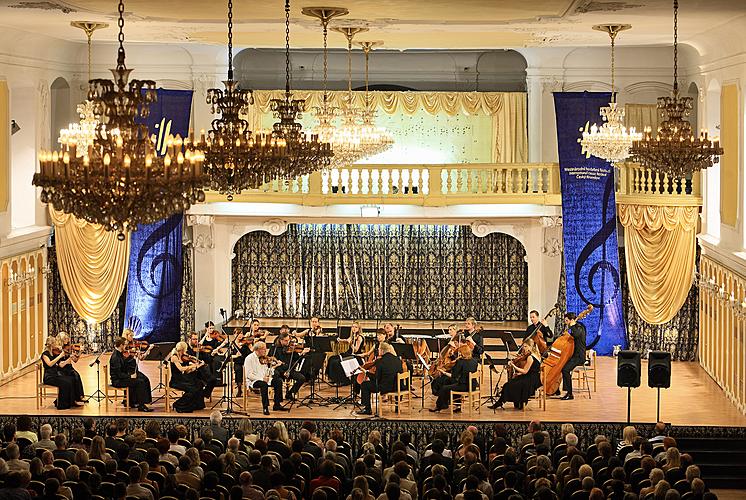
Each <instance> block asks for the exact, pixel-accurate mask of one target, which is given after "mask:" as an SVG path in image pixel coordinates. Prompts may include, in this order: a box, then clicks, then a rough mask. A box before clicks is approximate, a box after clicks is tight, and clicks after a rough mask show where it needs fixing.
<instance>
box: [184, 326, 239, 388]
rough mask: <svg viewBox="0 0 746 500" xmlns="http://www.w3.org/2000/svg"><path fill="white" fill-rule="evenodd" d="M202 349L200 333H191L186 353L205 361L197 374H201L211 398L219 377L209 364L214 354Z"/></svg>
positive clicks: (200, 376)
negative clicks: (213, 372)
mask: <svg viewBox="0 0 746 500" xmlns="http://www.w3.org/2000/svg"><path fill="white" fill-rule="evenodd" d="M202 349H203V346H202V344H200V343H199V335H198V334H197V333H196V332H192V333H191V334H189V345H188V346H187V350H186V353H187V354H188V355H189V356H192V357H195V358H197V359H198V360H200V361H203V363H202V366H200V367H199V368H198V369H197V375H199V378H200V380H201V381H202V383H203V384H204V386H205V394H206V395H207V397H208V398H209V397H210V396H212V390H213V389H214V388H215V387H216V386H217V385H218V379H216V378H215V376H214V375H213V374H212V370H210V367H209V366H208V363H210V362H211V361H212V356H210V353H209V352H206V351H203V350H202ZM239 395H240V394H239Z"/></svg>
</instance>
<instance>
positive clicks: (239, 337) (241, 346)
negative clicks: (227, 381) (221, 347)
mask: <svg viewBox="0 0 746 500" xmlns="http://www.w3.org/2000/svg"><path fill="white" fill-rule="evenodd" d="M245 338H246V335H245V334H244V333H243V330H238V332H237V334H236V340H235V345H234V344H233V343H231V344H229V346H230V351H231V353H232V354H231V358H232V359H233V378H234V381H235V382H236V387H237V388H238V391H236V396H237V397H241V396H242V395H243V364H244V362H245V361H246V357H247V356H248V355H249V354H251V346H250V344H249V342H248V341H245V340H244V339H245Z"/></svg>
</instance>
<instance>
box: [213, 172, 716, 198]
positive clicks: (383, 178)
mask: <svg viewBox="0 0 746 500" xmlns="http://www.w3.org/2000/svg"><path fill="white" fill-rule="evenodd" d="M615 175H616V183H617V200H618V201H619V202H623V203H648V204H650V203H653V204H674V205H682V204H683V205H697V204H701V203H702V197H701V194H700V186H699V176H698V175H697V176H694V177H693V178H691V179H669V178H668V177H665V176H662V175H661V174H658V173H656V172H653V171H651V170H649V169H643V168H640V167H639V166H638V165H636V164H622V165H621V166H620V167H618V168H617V171H616V174H615ZM234 199H235V200H236V201H246V202H255V203H294V204H301V205H307V206H324V205H337V204H368V203H378V204H380V203H391V204H403V205H422V206H449V205H462V204H508V203H510V204H537V205H555V206H559V205H561V202H562V200H561V192H560V180H559V166H558V165H557V164H556V163H479V164H444V165H352V166H350V167H345V168H340V169H332V170H330V171H325V172H314V173H312V174H310V175H306V176H304V177H300V178H297V179H294V180H293V181H291V182H279V181H274V182H271V183H268V184H266V185H265V186H263V187H262V188H261V189H257V190H250V191H244V192H242V193H241V194H240V195H237V196H235V197H234ZM207 201H225V198H224V197H223V196H220V195H218V194H217V193H208V197H207Z"/></svg>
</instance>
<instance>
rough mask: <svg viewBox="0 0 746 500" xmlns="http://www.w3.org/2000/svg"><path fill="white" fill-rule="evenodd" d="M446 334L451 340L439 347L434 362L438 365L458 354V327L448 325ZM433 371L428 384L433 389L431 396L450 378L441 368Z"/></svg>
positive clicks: (452, 359)
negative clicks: (433, 374) (441, 347)
mask: <svg viewBox="0 0 746 500" xmlns="http://www.w3.org/2000/svg"><path fill="white" fill-rule="evenodd" d="M448 334H449V335H450V336H451V340H449V341H448V344H446V346H445V347H444V348H443V349H441V351H440V354H439V356H438V359H437V360H435V363H436V364H437V365H438V366H444V365H447V364H449V363H450V362H452V361H454V360H455V358H456V357H457V356H458V347H459V345H460V343H459V340H458V337H459V331H458V327H457V326H456V325H455V324H454V325H449V326H448ZM446 358H448V359H446ZM435 373H436V375H435V376H434V378H433V380H432V383H431V384H430V389H431V390H432V391H433V396H437V395H438V393H439V392H440V389H441V387H443V386H444V385H446V384H448V383H449V382H450V380H451V379H450V377H449V376H448V374H447V373H446V372H445V371H443V370H440V369H436V372H435Z"/></svg>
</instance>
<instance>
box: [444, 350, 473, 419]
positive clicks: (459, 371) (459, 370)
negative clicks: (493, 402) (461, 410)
mask: <svg viewBox="0 0 746 500" xmlns="http://www.w3.org/2000/svg"><path fill="white" fill-rule="evenodd" d="M477 369H479V361H478V360H477V359H476V358H469V359H464V358H461V359H459V360H458V361H456V364H455V365H453V369H452V370H451V381H450V383H448V384H444V385H443V386H442V387H441V388H440V390H439V391H438V400H437V402H436V403H435V407H436V408H437V409H439V410H442V409H444V408H448V405H449V404H451V391H466V390H468V389H469V374H470V373H474V372H475V371H477ZM476 383H477V384H478V383H479V382H476ZM472 389H476V387H472Z"/></svg>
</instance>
